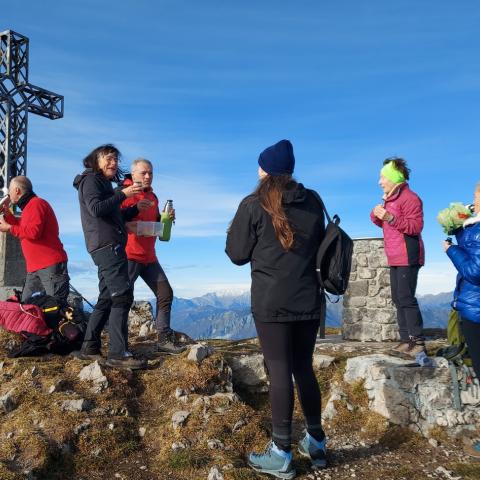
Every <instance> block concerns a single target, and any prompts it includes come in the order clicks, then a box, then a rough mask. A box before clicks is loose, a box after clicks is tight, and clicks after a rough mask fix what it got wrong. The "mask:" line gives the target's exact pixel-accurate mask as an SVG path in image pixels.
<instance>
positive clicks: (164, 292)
mask: <svg viewBox="0 0 480 480" xmlns="http://www.w3.org/2000/svg"><path fill="white" fill-rule="evenodd" d="M128 276H129V278H130V283H131V284H132V285H133V284H134V283H135V280H137V278H138V277H140V278H142V279H143V281H144V282H145V283H146V284H147V285H148V287H149V288H150V290H151V291H152V292H153V294H154V295H155V297H156V299H157V316H156V319H155V324H156V327H157V331H158V335H159V337H165V336H167V335H168V334H169V333H171V331H172V329H171V328H170V312H171V309H172V301H173V290H172V287H171V286H170V283H168V279H167V276H166V275H165V272H164V271H163V268H162V267H161V266H160V264H159V263H158V261H155V262H152V263H139V262H135V261H134V260H129V261H128Z"/></svg>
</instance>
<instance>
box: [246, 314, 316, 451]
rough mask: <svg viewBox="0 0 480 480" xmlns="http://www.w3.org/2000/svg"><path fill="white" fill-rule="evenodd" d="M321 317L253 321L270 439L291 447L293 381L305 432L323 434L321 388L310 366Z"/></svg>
mask: <svg viewBox="0 0 480 480" xmlns="http://www.w3.org/2000/svg"><path fill="white" fill-rule="evenodd" d="M319 323H320V320H308V321H299V322H286V323H279V322H277V323H266V322H259V321H255V327H256V329H257V333H258V338H259V340H260V345H261V347H262V351H263V357H264V359H265V363H266V366H267V370H268V375H269V380H270V404H271V407H272V427H273V428H272V430H273V433H272V437H273V441H274V442H275V443H276V444H277V446H279V447H280V448H283V449H284V450H289V449H290V443H291V431H292V415H293V403H294V393H293V381H292V376H293V377H294V378H295V383H296V385H297V392H298V397H299V399H300V404H301V406H302V410H303V415H304V417H305V422H306V424H307V430H308V432H309V433H310V434H311V435H312V436H313V437H315V438H317V439H318V440H322V438H323V436H324V433H323V430H322V427H321V420H320V410H321V402H320V389H319V387H318V381H317V378H316V377H315V373H314V372H313V367H312V357H313V350H314V348H315V340H316V338H317V331H318V327H319Z"/></svg>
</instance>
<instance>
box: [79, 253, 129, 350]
mask: <svg viewBox="0 0 480 480" xmlns="http://www.w3.org/2000/svg"><path fill="white" fill-rule="evenodd" d="M91 255H92V259H93V261H94V263H95V265H96V266H97V267H98V279H99V284H98V289H99V290H100V293H99V295H98V301H97V304H96V305H95V308H94V309H93V312H92V314H91V315H90V319H89V321H88V326H87V331H86V333H85V339H84V341H83V346H82V350H84V351H86V352H87V353H88V352H92V353H93V352H96V351H98V350H100V346H101V334H102V330H103V328H104V326H105V324H106V323H107V320H108V334H109V338H110V342H109V346H108V357H109V358H117V359H120V358H123V357H124V355H125V351H126V350H127V349H128V345H127V343H128V312H129V311H130V307H131V305H132V302H133V290H132V287H131V285H130V281H129V279H128V265H127V256H126V255H125V249H124V248H123V247H122V246H121V245H117V246H115V247H114V246H110V245H109V246H107V247H103V248H101V249H99V250H96V251H95V252H93V253H92V254H91Z"/></svg>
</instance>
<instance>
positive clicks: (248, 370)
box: [230, 353, 267, 387]
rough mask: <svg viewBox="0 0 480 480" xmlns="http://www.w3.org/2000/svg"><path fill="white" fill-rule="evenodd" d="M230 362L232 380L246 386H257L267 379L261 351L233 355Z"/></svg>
mask: <svg viewBox="0 0 480 480" xmlns="http://www.w3.org/2000/svg"><path fill="white" fill-rule="evenodd" d="M230 364H231V365H230V366H231V367H232V374H233V380H234V382H238V383H240V384H243V385H245V386H247V387H259V386H262V385H264V384H265V382H266V381H267V375H266V373H265V368H264V366H263V355H262V354H261V353H257V354H253V355H242V356H240V357H234V358H232V360H231V362H230Z"/></svg>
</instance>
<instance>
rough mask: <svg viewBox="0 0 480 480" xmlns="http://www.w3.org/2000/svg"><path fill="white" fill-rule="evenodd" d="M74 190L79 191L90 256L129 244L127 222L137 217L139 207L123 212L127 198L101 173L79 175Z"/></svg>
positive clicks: (84, 230) (91, 171)
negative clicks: (103, 249)
mask: <svg viewBox="0 0 480 480" xmlns="http://www.w3.org/2000/svg"><path fill="white" fill-rule="evenodd" d="M73 186H74V187H75V188H76V189H77V190H78V199H79V201H80V216H81V219H82V228H83V234H84V236H85V243H86V245H87V250H88V252H89V253H91V252H93V251H95V250H98V249H99V248H101V247H105V246H107V245H122V246H123V247H125V245H126V243H127V232H126V230H125V223H124V222H125V221H128V220H131V219H132V218H133V217H135V215H138V209H137V207H136V206H134V207H131V208H129V209H125V210H123V211H120V204H121V203H122V202H123V201H124V200H125V198H127V197H126V196H125V194H124V193H123V192H122V191H121V190H117V191H114V190H113V187H112V183H111V182H110V180H108V179H107V178H106V177H105V175H103V174H102V173H101V172H94V171H93V170H92V169H91V168H87V169H86V170H85V171H84V172H83V173H82V174H80V175H77V176H76V177H75V179H74V181H73Z"/></svg>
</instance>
